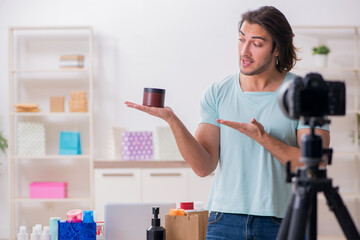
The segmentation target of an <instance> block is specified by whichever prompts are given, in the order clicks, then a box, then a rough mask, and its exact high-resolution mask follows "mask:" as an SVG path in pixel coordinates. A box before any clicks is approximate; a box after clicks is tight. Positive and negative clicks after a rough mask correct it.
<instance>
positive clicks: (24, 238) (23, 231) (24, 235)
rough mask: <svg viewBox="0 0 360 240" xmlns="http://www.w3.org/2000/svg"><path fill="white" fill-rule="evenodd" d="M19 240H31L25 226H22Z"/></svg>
mask: <svg viewBox="0 0 360 240" xmlns="http://www.w3.org/2000/svg"><path fill="white" fill-rule="evenodd" d="M18 240H29V234H28V233H27V232H26V227H25V226H20V229H19V233H18Z"/></svg>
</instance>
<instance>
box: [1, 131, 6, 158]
mask: <svg viewBox="0 0 360 240" xmlns="http://www.w3.org/2000/svg"><path fill="white" fill-rule="evenodd" d="M7 147H8V143H7V140H6V138H5V137H4V136H3V134H2V132H0V151H1V152H2V153H4V154H6V149H7Z"/></svg>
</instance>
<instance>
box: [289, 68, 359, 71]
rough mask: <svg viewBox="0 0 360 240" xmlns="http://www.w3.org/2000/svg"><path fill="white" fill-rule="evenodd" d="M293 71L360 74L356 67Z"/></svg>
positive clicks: (296, 69)
mask: <svg viewBox="0 0 360 240" xmlns="http://www.w3.org/2000/svg"><path fill="white" fill-rule="evenodd" d="M293 71H301V72H303V71H309V72H310V71H312V72H358V71H359V68H354V67H343V68H331V67H325V68H319V67H306V68H302V67H299V68H296V67H295V68H293Z"/></svg>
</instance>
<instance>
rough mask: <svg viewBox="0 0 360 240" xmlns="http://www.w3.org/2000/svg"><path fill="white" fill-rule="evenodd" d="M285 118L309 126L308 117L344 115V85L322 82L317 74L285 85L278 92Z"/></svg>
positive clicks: (336, 82)
mask: <svg viewBox="0 0 360 240" xmlns="http://www.w3.org/2000/svg"><path fill="white" fill-rule="evenodd" d="M279 105H280V108H281V110H282V111H283V113H284V114H285V116H287V117H288V118H291V119H294V120H299V119H300V117H303V118H302V121H304V122H303V124H309V118H310V117H318V118H321V117H323V116H326V115H345V83H344V82H340V81H324V79H323V78H322V76H321V75H320V74H318V73H308V74H307V75H306V76H305V77H304V78H301V77H297V78H295V79H294V80H292V81H289V82H287V83H285V85H284V86H283V87H282V88H281V90H280V92H279Z"/></svg>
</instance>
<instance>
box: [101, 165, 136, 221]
mask: <svg viewBox="0 0 360 240" xmlns="http://www.w3.org/2000/svg"><path fill="white" fill-rule="evenodd" d="M94 175H95V189H94V190H95V211H96V216H97V220H99V221H100V220H103V219H104V204H105V203H107V202H141V170H140V169H96V170H95V173H94Z"/></svg>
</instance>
